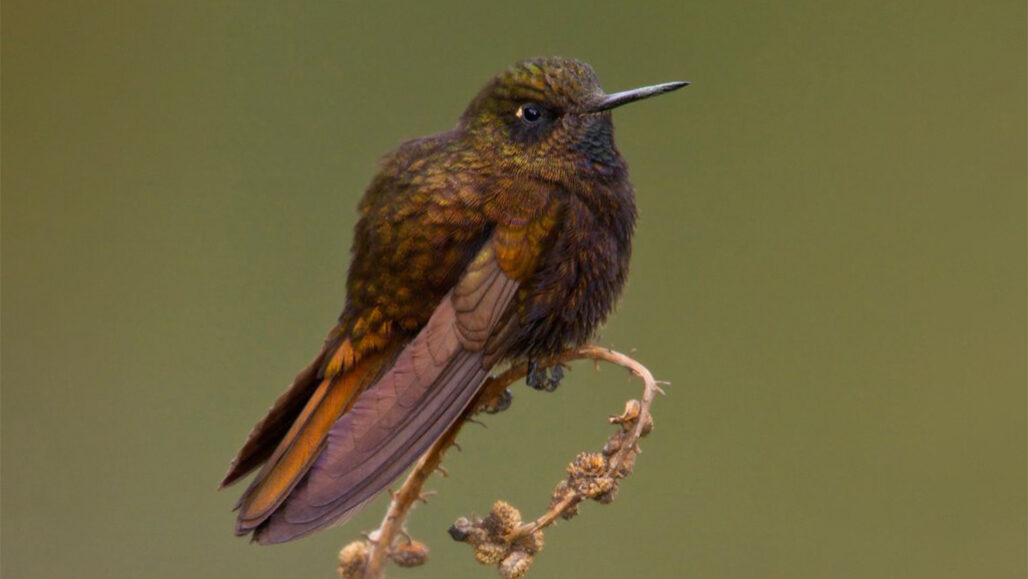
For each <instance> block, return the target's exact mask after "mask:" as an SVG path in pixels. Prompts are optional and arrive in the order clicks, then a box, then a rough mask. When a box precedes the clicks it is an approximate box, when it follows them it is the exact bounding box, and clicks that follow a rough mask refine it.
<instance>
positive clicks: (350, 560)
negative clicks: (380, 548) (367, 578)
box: [336, 541, 368, 579]
mask: <svg viewBox="0 0 1028 579" xmlns="http://www.w3.org/2000/svg"><path fill="white" fill-rule="evenodd" d="M367 565H368V544H367V543H365V542H364V541H354V542H352V543H350V544H349V545H347V546H345V547H343V550H342V551H339V569H337V570H336V572H337V573H338V574H339V577H340V578H341V579H357V578H358V577H360V576H361V575H363V574H364V568H365V567H366V566H367Z"/></svg>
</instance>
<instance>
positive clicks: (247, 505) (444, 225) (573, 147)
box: [221, 57, 689, 544]
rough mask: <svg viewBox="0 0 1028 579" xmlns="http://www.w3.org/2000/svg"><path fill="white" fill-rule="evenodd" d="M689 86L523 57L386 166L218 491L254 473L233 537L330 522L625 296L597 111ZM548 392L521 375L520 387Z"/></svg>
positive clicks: (612, 174)
mask: <svg viewBox="0 0 1028 579" xmlns="http://www.w3.org/2000/svg"><path fill="white" fill-rule="evenodd" d="M688 84H689V83H688V82H684V81H680V82H668V83H664V84H657V85H653V86H647V87H643V88H637V89H634V90H627V91H623V92H616V93H613V94H607V93H605V92H604V91H603V89H602V88H601V87H600V82H599V80H598V78H597V76H596V73H595V72H594V71H593V69H592V68H591V67H590V66H589V65H588V64H586V63H584V62H581V61H578V60H573V59H567V58H557V57H550V58H533V59H528V60H524V61H521V62H518V63H516V64H514V65H513V66H511V67H509V68H507V69H506V70H504V71H503V72H501V73H500V74H499V75H497V76H496V77H494V78H493V79H492V80H491V81H489V82H488V83H487V84H486V85H485V86H484V87H483V88H482V89H481V90H480V92H479V93H478V94H477V95H476V96H475V97H474V99H472V101H471V103H470V104H469V105H468V106H467V108H466V109H465V110H464V112H463V114H462V115H461V116H460V119H459V121H458V123H457V125H456V127H454V128H453V129H452V130H449V131H446V132H443V133H439V134H436V135H432V136H428V137H423V138H419V139H414V140H411V141H408V142H405V143H402V144H401V145H399V146H398V147H397V148H396V149H395V150H393V151H392V152H391V153H389V154H387V155H386V156H385V157H384V158H383V159H382V161H381V168H380V170H379V172H378V173H377V175H375V177H374V178H373V179H372V181H371V184H370V185H369V186H368V188H367V189H366V190H365V192H364V195H363V197H362V199H361V201H360V203H359V206H358V211H359V214H360V217H359V220H358V222H357V225H356V227H355V231H354V237H353V243H352V246H351V260H350V267H349V272H348V276H347V281H346V302H345V306H344V308H343V311H342V313H341V314H340V316H339V320H338V323H337V324H336V325H335V326H334V327H333V328H332V329H331V331H329V333H328V336H327V338H326V339H325V341H324V344H323V347H322V349H321V351H320V353H318V355H317V356H316V357H315V358H314V360H313V361H312V362H311V363H310V365H308V366H307V367H306V368H305V369H304V370H303V371H301V372H300V373H299V374H298V375H297V376H296V378H295V379H294V380H293V383H292V385H290V386H289V388H288V389H287V390H286V392H285V393H284V394H282V395H281V396H280V397H279V398H278V400H276V401H275V403H274V405H273V406H272V407H271V409H270V410H269V411H268V414H267V415H266V416H265V417H264V418H263V419H262V420H261V421H259V422H258V423H257V425H256V426H254V428H253V430H252V431H251V432H250V434H249V437H248V438H247V440H246V442H245V443H244V444H243V447H242V448H241V449H240V450H239V452H238V453H237V455H236V457H235V459H234V460H233V461H232V463H231V466H230V467H229V471H228V473H227V474H226V475H225V478H224V480H223V481H222V483H221V487H225V486H227V485H230V484H232V483H234V482H236V481H238V480H239V479H241V478H242V477H244V476H246V475H247V474H249V473H250V472H252V471H254V470H257V469H258V468H259V469H260V470H259V471H258V473H257V475H256V476H255V477H254V478H253V480H252V482H251V483H250V485H249V487H247V489H246V491H245V492H244V493H243V495H242V497H241V498H240V499H239V501H238V503H237V504H236V510H237V511H238V517H237V521H236V526H235V532H236V534H237V535H240V536H245V535H250V534H252V539H253V540H254V541H256V542H258V543H261V544H272V543H282V542H285V541H289V540H292V539H296V538H298V537H302V536H304V535H307V534H310V533H312V532H314V531H316V530H319V529H322V528H325V527H328V526H330V525H334V524H339V523H341V522H343V521H345V520H346V519H347V518H349V517H350V516H351V515H352V514H353V513H355V512H356V511H357V510H359V509H360V508H361V507H362V506H363V505H365V504H366V503H367V502H369V501H370V500H371V499H372V498H374V497H375V496H376V495H377V494H378V493H379V492H381V491H382V489H384V488H385V487H386V485H388V484H389V483H390V482H391V481H392V480H394V479H395V478H397V477H398V476H399V475H400V474H402V473H403V471H404V470H406V469H407V467H409V466H410V465H411V463H413V462H414V461H415V460H416V459H417V458H418V457H419V456H420V455H421V454H423V453H424V452H425V450H426V449H427V448H428V447H429V446H430V445H431V444H432V443H433V442H434V441H435V440H436V439H437V438H439V437H440V436H441V435H442V434H443V433H444V432H445V431H446V429H447V428H448V427H449V426H450V425H452V424H453V423H454V422H455V421H457V420H458V419H459V418H460V417H461V416H462V414H463V413H464V412H465V411H466V410H467V409H468V405H469V403H470V401H471V400H472V398H473V397H474V395H475V394H476V393H477V392H478V390H479V388H480V387H481V386H482V384H483V382H484V381H485V380H486V378H487V377H488V375H489V373H490V371H491V369H492V368H493V367H494V366H496V365H497V364H501V363H506V362H520V361H526V360H527V361H530V362H534V361H538V360H542V359H546V358H548V357H552V356H555V355H557V354H559V353H561V352H563V351H564V350H566V349H567V348H569V347H574V346H578V345H582V344H584V343H586V342H587V341H588V340H589V339H590V338H591V337H592V336H593V334H594V332H595V331H596V330H597V328H598V327H599V326H600V325H601V324H602V323H603V322H604V321H605V320H606V318H607V317H608V315H609V314H610V313H611V311H612V310H613V308H614V305H615V303H616V301H617V299H618V297H619V295H620V294H621V291H622V288H623V287H624V285H625V280H626V278H627V276H628V266H629V258H630V256H631V250H632V245H631V242H632V233H633V230H634V228H635V220H636V206H635V192H634V189H633V187H632V184H631V183H630V182H629V180H628V167H627V164H626V163H625V160H624V159H623V158H622V156H621V154H620V153H619V152H618V149H617V148H616V147H615V145H614V125H613V123H612V121H611V110H612V109H614V108H616V107H619V106H621V105H624V104H628V103H631V102H635V101H638V100H642V99H646V98H649V97H652V96H656V95H660V94H664V93H667V92H670V91H674V90H677V89H679V88H682V87H684V86H686V85H688ZM554 378H556V379H559V377H546V376H545V375H543V376H540V375H539V369H538V366H535V365H533V371H532V373H531V375H530V376H529V380H528V381H529V383H530V385H532V384H535V385H546V386H549V387H552V383H553V381H554Z"/></svg>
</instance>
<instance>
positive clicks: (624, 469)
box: [339, 345, 662, 579]
mask: <svg viewBox="0 0 1028 579" xmlns="http://www.w3.org/2000/svg"><path fill="white" fill-rule="evenodd" d="M584 359H590V360H594V361H596V362H597V363H598V362H599V361H606V362H610V363H612V364H617V365H619V366H622V367H624V368H627V369H628V370H629V371H630V372H631V373H632V374H634V375H635V376H638V377H639V378H641V379H642V381H643V384H644V389H643V395H642V401H641V402H638V403H636V406H635V407H632V406H631V402H634V401H630V404H629V405H628V406H626V411H625V414H624V415H622V416H620V417H611V422H612V423H618V424H622V425H623V426H625V425H630V429H629V431H628V432H627V433H626V436H624V437H621V438H619V445H618V448H617V450H616V451H614V452H613V453H612V455H611V456H610V457H609V458H608V459H607V460H605V461H604V464H605V466H606V468H604V469H603V471H604V473H603V474H604V475H605V476H607V477H610V478H611V479H612V480H616V479H620V478H623V477H624V476H626V475H627V474H628V472H630V471H631V462H632V461H633V460H634V457H635V455H636V454H637V453H638V452H639V449H638V445H637V442H638V440H639V438H640V437H642V436H645V435H646V433H647V432H648V429H649V428H651V427H652V419H651V418H650V406H651V405H652V404H653V400H654V398H655V397H656V394H657V393H662V391H661V389H660V387H659V386H658V384H657V381H656V380H654V378H653V375H652V374H651V373H650V371H649V370H647V369H646V367H644V366H643V365H642V364H640V363H639V362H637V361H635V360H634V359H632V358H630V357H628V356H626V355H624V354H621V353H619V352H615V351H613V350H610V349H607V348H601V347H599V346H592V345H588V346H581V347H578V348H573V349H570V350H568V351H566V352H564V353H562V354H560V355H559V356H556V357H554V358H551V359H548V360H540V361H539V367H542V368H546V367H552V366H556V365H560V364H564V363H566V362H572V361H575V360H584ZM528 372H529V365H528V364H527V363H521V364H516V365H514V366H512V367H510V368H508V369H507V370H505V371H504V372H502V373H501V374H499V375H497V376H494V377H491V378H489V379H488V380H487V381H486V383H485V385H484V386H483V387H482V388H481V390H480V391H479V393H478V394H477V395H476V396H475V398H474V399H473V400H472V402H471V404H470V405H469V406H468V408H469V411H468V412H467V413H466V414H465V415H464V416H463V417H461V419H459V420H457V422H455V423H454V424H453V425H452V426H451V427H450V428H449V429H447V430H446V432H445V433H444V434H443V435H442V436H441V437H440V438H439V440H437V441H436V442H435V443H434V444H433V445H432V446H431V447H429V449H428V450H427V451H426V452H425V454H424V455H423V456H422V457H421V459H420V460H419V461H418V462H417V464H415V466H414V468H413V469H412V470H411V472H410V474H409V475H408V476H407V479H406V480H405V481H404V482H403V485H402V486H401V487H400V490H398V491H397V492H395V493H393V494H392V497H391V500H390V503H389V508H388V510H387V511H386V515H385V517H384V518H383V519H382V523H381V525H380V526H379V528H378V529H377V530H375V531H373V532H371V533H370V534H369V535H368V540H367V541H364V542H355V543H351V544H350V545H347V546H346V547H345V548H344V549H343V550H342V552H341V553H340V569H339V573H340V575H341V576H342V577H344V578H347V579H349V578H350V577H362V578H363V579H380V578H381V577H382V576H383V572H384V568H385V563H386V559H387V558H392V559H393V561H394V562H396V563H397V564H400V565H404V566H413V565H418V564H420V563H422V562H424V560H425V559H426V558H427V548H426V547H424V546H423V545H421V544H420V543H418V542H416V541H411V540H410V539H409V537H408V540H407V542H406V546H403V545H398V544H397V539H398V538H399V537H401V536H404V535H406V533H405V531H404V528H405V525H406V520H407V516H408V515H409V514H410V510H411V508H412V507H413V506H414V503H416V502H417V501H418V500H419V499H420V498H421V497H423V496H424V495H423V493H422V488H423V487H424V484H425V481H426V480H427V479H428V477H429V476H431V474H432V473H433V472H435V471H436V470H440V469H441V463H442V460H443V455H444V454H445V452H446V450H447V449H448V448H449V447H450V446H453V445H455V444H456V443H455V441H456V438H457V435H458V433H460V430H461V428H462V427H463V426H464V424H466V423H467V422H469V421H472V416H474V415H475V414H477V413H479V412H482V411H488V410H490V409H495V408H500V407H502V405H503V403H504V401H505V400H506V389H507V388H508V387H509V386H510V385H512V384H513V383H515V382H517V381H518V380H521V379H522V378H524V377H525V376H526V375H527V374H528ZM630 408H631V409H632V410H631V411H630V410H629V409H630ZM629 414H631V416H629ZM612 440H613V437H612ZM582 456H583V455H580V458H581V457H582ZM573 465H574V463H573ZM573 465H572V466H573ZM562 484H564V483H562ZM558 488H559V487H558ZM615 490H616V488H615ZM611 496H612V495H611ZM585 498H597V497H596V496H588V495H586V494H582V493H581V492H579V491H578V490H575V489H570V490H569V492H567V493H565V494H564V496H562V497H560V498H557V497H556V496H555V500H554V502H553V504H552V505H551V507H550V509H549V510H548V511H547V512H546V513H544V514H543V515H542V516H540V517H539V518H537V519H535V520H533V521H530V522H528V523H525V524H519V523H520V521H518V524H515V525H512V528H510V529H509V532H508V533H505V536H504V537H503V539H504V542H505V543H506V545H507V548H508V549H509V548H510V546H511V545H513V544H514V543H517V542H519V541H520V542H522V543H524V542H525V541H526V540H529V541H530V540H531V539H532V538H533V537H538V539H537V542H538V543H539V547H538V548H541V540H542V539H541V533H539V531H540V529H542V528H544V527H547V526H549V525H551V524H552V523H553V522H554V521H555V520H556V519H557V518H559V517H562V516H564V517H568V513H569V512H570V511H571V510H572V509H574V508H575V507H576V506H577V505H578V503H579V502H581V501H582V500H584V499H585ZM498 504H500V503H498ZM503 504H504V505H506V503H503ZM506 506H507V507H509V505H506ZM509 508H510V509H511V510H513V512H515V513H516V512H517V511H516V509H513V507H509ZM517 516H518V518H519V519H520V515H517ZM451 534H453V530H451ZM454 536H455V537H456V535H454ZM401 542H402V540H401ZM401 547H402V548H401ZM529 551H530V553H529V554H528V555H526V554H525V553H524V552H519V553H516V555H518V556H519V557H521V559H519V560H518V562H521V563H524V565H523V567H524V570H527V565H528V564H529V563H530V562H531V558H530V555H531V554H534V551H532V550H531V549H529ZM412 553H413V554H412ZM479 560H482V558H481V557H479ZM510 560H512V559H511V558H510V557H508V561H510ZM525 561H527V562H525ZM483 562H485V561H483ZM497 562H498V561H497ZM501 572H503V569H502V567H501Z"/></svg>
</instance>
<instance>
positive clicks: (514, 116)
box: [459, 57, 689, 181]
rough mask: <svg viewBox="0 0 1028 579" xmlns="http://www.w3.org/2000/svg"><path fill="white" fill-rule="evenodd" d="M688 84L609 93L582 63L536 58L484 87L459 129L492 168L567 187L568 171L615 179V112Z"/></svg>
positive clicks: (619, 165) (620, 163)
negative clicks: (556, 182)
mask: <svg viewBox="0 0 1028 579" xmlns="http://www.w3.org/2000/svg"><path fill="white" fill-rule="evenodd" d="M687 84H689V83H688V82H669V83H664V84H658V85H654V86H647V87H643V88H638V89H634V90H628V91H624V92H619V93H614V94H606V93H605V92H603V89H602V88H601V87H600V81H599V79H598V78H597V77H596V73H595V72H593V69H592V67H590V66H589V65H588V64H586V63H584V62H581V61H578V60H573V59H568V58H558V57H551V58H533V59H529V60H523V61H521V62H518V63H517V64H515V65H513V66H511V67H510V68H508V69H507V70H505V71H503V72H502V73H500V74H499V75H497V76H496V77H495V78H493V79H492V80H491V81H490V82H489V83H488V84H486V86H485V87H483V88H482V90H481V91H480V92H479V93H478V95H477V96H476V97H475V98H474V100H472V101H471V104H469V105H468V107H467V109H466V110H465V111H464V114H463V115H461V120H460V125H459V128H460V129H461V130H463V131H464V132H465V133H466V134H467V135H468V138H469V139H470V141H471V143H472V145H473V147H474V148H475V150H476V151H478V152H480V153H481V154H483V155H487V156H488V158H489V161H490V162H491V163H495V164H496V166H499V167H502V168H504V169H505V170H507V171H510V172H513V173H515V174H518V175H524V176H531V177H537V178H543V179H547V180H553V181H563V180H565V179H566V178H568V177H569V175H568V173H570V172H574V173H576V174H579V175H580V174H582V173H589V172H594V171H598V172H600V173H609V172H610V171H614V170H617V169H619V168H623V167H624V162H623V161H622V159H621V156H620V154H619V153H618V151H617V149H616V148H615V146H614V126H613V124H612V122H611V118H610V110H611V109H613V108H615V107H618V106H621V105H623V104H627V103H630V102H634V101H637V100H641V99H644V98H649V97H651V96H655V95H658V94H663V93H666V92H670V91H673V90H676V89H679V88H682V87H683V86H686V85H687Z"/></svg>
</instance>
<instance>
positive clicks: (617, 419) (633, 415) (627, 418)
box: [610, 398, 642, 429]
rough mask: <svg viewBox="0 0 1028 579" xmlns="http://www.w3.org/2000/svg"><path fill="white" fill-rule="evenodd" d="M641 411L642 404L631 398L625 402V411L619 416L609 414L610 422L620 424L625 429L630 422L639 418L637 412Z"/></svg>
mask: <svg viewBox="0 0 1028 579" xmlns="http://www.w3.org/2000/svg"><path fill="white" fill-rule="evenodd" d="M641 411H642V404H641V403H640V402H639V401H638V400H636V399H634V398H633V399H631V400H629V401H627V402H625V411H624V412H622V413H621V414H620V415H619V416H611V417H610V422H611V424H622V425H624V427H625V428H626V429H627V428H628V427H629V425H630V423H632V422H635V420H636V419H638V418H639V413H640V412H641Z"/></svg>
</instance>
